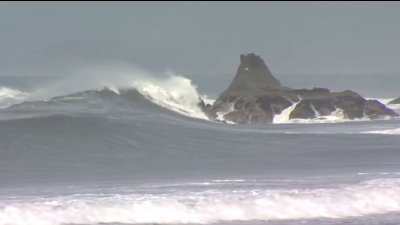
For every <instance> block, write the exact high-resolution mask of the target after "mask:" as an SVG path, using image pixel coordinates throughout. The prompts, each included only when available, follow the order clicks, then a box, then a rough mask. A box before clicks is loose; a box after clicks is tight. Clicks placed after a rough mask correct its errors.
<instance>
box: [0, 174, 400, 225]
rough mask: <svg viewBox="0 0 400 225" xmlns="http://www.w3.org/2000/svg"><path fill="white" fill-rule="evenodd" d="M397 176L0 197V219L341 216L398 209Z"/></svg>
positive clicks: (5, 222) (184, 220)
mask: <svg viewBox="0 0 400 225" xmlns="http://www.w3.org/2000/svg"><path fill="white" fill-rule="evenodd" d="M399 202H400V179H396V178H391V179H375V180H369V181H364V182H361V183H358V184H352V185H344V186H340V187H337V188H314V189H269V190H265V189H252V190H246V189H241V190H236V191H234V190H233V191H232V190H218V189H215V190H213V191H209V190H208V191H207V190H205V191H203V192H185V191H183V192H179V193H168V194H147V195H142V194H117V195H113V194H108V195H107V194H103V195H101V194H97V195H95V194H91V195H74V196H64V197H51V198H42V199H37V200H31V201H27V200H19V201H16V202H7V201H3V202H2V203H1V205H0V225H22V224H24V225H25V224H46V225H61V224H98V223H129V224H131V223H139V224H143V223H153V224H154V223H156V224H188V223H189V224H191V223H196V224H197V223H201V224H208V223H216V222H233V221H255V220H256V221H259V220H282V219H313V218H346V217H354V216H365V215H374V214H384V213H390V212H399V211H400V205H399Z"/></svg>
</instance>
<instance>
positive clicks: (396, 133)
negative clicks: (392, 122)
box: [363, 128, 400, 135]
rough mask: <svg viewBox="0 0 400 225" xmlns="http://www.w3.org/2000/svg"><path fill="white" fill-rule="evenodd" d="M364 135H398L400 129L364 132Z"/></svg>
mask: <svg viewBox="0 0 400 225" xmlns="http://www.w3.org/2000/svg"><path fill="white" fill-rule="evenodd" d="M363 133H366V134H389V135H400V128H395V129H385V130H373V131H365V132H363Z"/></svg>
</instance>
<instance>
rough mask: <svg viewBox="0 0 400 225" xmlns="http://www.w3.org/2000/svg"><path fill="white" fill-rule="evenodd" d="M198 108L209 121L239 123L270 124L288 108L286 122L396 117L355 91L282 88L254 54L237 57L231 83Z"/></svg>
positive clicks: (389, 110) (392, 112)
mask: <svg viewBox="0 0 400 225" xmlns="http://www.w3.org/2000/svg"><path fill="white" fill-rule="evenodd" d="M199 105H200V106H201V107H202V108H203V111H204V112H205V113H206V114H207V115H208V117H209V118H210V119H212V120H216V121H225V122H233V123H240V124H257V123H272V122H274V120H276V119H277V117H278V115H279V114H281V113H282V112H283V111H284V110H285V109H288V108H289V107H291V108H290V113H289V114H288V115H287V116H288V119H313V118H317V117H318V118H319V117H323V116H328V115H330V114H332V113H333V112H335V111H338V110H339V111H341V112H342V113H343V116H344V117H345V118H348V119H356V118H362V117H368V118H371V119H374V118H379V117H382V116H397V114H396V113H395V112H394V111H393V110H391V109H389V108H387V107H386V106H385V105H383V104H381V103H380V102H378V101H375V100H366V99H365V98H363V97H362V96H361V95H359V94H357V93H356V92H354V91H350V90H346V91H343V92H330V91H329V89H327V88H313V89H291V88H288V87H285V86H283V85H282V84H281V82H280V81H279V80H278V79H276V78H275V77H274V76H273V75H272V73H271V72H270V70H269V69H268V67H267V65H266V64H265V62H264V61H263V60H262V59H261V57H260V56H257V55H255V54H254V53H249V54H242V55H240V65H239V67H238V69H237V72H236V75H235V77H234V79H233V81H232V82H231V83H230V85H229V87H228V88H227V89H226V90H225V91H224V92H222V93H221V95H220V96H219V97H218V98H217V100H216V101H215V102H214V104H213V105H205V104H204V103H202V104H199ZM285 112H286V111H285ZM275 122H276V121H275Z"/></svg>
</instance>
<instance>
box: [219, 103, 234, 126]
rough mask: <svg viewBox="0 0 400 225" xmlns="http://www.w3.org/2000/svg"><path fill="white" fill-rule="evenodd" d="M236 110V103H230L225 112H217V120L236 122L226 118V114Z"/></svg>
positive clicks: (229, 122)
mask: <svg viewBox="0 0 400 225" xmlns="http://www.w3.org/2000/svg"><path fill="white" fill-rule="evenodd" d="M234 111H235V105H234V104H233V103H230V104H229V107H228V108H227V109H226V110H225V111H223V112H217V120H219V121H224V122H226V123H228V124H235V123H234V122H232V121H230V120H225V118H224V116H225V115H226V114H228V113H230V112H234Z"/></svg>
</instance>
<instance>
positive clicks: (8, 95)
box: [0, 87, 28, 108]
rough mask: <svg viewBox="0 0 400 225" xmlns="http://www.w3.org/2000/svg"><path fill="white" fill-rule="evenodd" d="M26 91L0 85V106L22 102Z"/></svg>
mask: <svg viewBox="0 0 400 225" xmlns="http://www.w3.org/2000/svg"><path fill="white" fill-rule="evenodd" d="M27 96H28V93H26V92H23V91H20V90H16V89H12V88H8V87H0V108H6V107H8V106H10V105H12V104H15V103H19V102H22V101H23V100H24V99H25V98H26V97H27Z"/></svg>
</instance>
